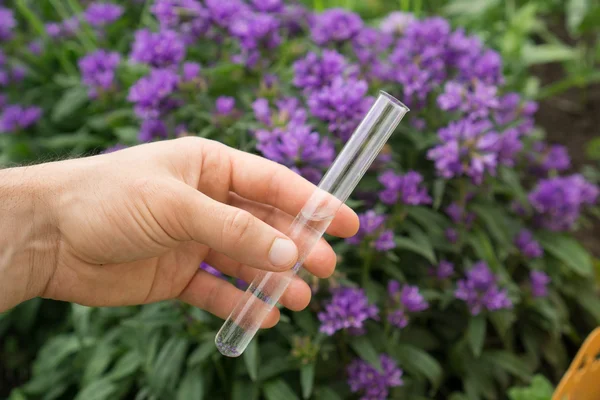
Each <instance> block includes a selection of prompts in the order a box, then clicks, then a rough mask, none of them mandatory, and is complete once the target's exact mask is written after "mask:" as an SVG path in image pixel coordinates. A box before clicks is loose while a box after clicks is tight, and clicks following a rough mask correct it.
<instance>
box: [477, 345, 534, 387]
mask: <svg viewBox="0 0 600 400" xmlns="http://www.w3.org/2000/svg"><path fill="white" fill-rule="evenodd" d="M481 358H482V361H485V362H487V363H489V364H491V365H494V366H495V367H497V368H500V369H502V370H504V371H506V372H508V373H510V374H512V375H514V376H516V377H518V378H519V379H523V380H529V378H530V377H531V371H530V370H529V367H528V366H527V364H526V363H525V362H524V361H523V360H522V359H520V358H519V357H517V355H516V354H513V353H511V352H508V351H504V350H491V351H486V352H484V353H483V355H482V356H481Z"/></svg>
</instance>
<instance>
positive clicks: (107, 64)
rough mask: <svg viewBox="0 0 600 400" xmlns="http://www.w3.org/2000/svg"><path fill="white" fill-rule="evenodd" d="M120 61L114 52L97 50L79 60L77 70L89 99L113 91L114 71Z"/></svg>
mask: <svg viewBox="0 0 600 400" xmlns="http://www.w3.org/2000/svg"><path fill="white" fill-rule="evenodd" d="M120 61H121V55H120V54H119V53H116V52H108V51H105V50H97V51H95V52H93V53H90V54H88V55H86V56H85V57H83V58H82V59H81V60H79V70H80V71H81V77H82V81H83V83H84V84H85V85H86V86H87V87H88V93H89V96H90V97H91V98H95V97H97V96H98V94H99V93H101V92H104V91H108V90H111V89H113V86H114V84H115V82H114V81H115V70H116V69H117V66H118V65H119V63H120Z"/></svg>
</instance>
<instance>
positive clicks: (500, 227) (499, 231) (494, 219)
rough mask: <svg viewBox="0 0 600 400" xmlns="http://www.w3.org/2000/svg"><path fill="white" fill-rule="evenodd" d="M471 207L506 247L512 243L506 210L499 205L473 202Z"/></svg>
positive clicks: (493, 235)
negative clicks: (498, 206)
mask: <svg viewBox="0 0 600 400" xmlns="http://www.w3.org/2000/svg"><path fill="white" fill-rule="evenodd" d="M471 209H472V210H473V212H475V214H477V216H478V217H479V218H480V219H481V220H482V221H483V222H484V224H485V227H486V228H487V230H488V231H489V232H490V234H491V235H492V237H493V238H494V239H496V241H497V242H498V243H499V244H500V245H502V246H505V247H506V246H509V245H510V242H511V239H512V238H511V233H510V228H509V226H508V224H507V222H508V215H507V214H506V213H505V212H503V211H502V210H500V209H499V208H497V207H494V206H491V205H486V206H484V205H481V204H473V205H472V206H471Z"/></svg>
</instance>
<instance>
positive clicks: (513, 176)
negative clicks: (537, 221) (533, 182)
mask: <svg viewBox="0 0 600 400" xmlns="http://www.w3.org/2000/svg"><path fill="white" fill-rule="evenodd" d="M500 177H501V178H502V180H503V181H504V182H505V183H506V184H507V185H508V186H509V187H510V188H511V189H512V190H513V193H514V194H515V196H516V197H517V200H518V202H519V204H520V205H521V206H523V207H525V208H526V209H527V208H529V201H528V200H527V194H526V193H525V189H523V185H521V181H520V180H519V177H518V175H517V173H516V172H515V170H514V169H511V168H501V169H500Z"/></svg>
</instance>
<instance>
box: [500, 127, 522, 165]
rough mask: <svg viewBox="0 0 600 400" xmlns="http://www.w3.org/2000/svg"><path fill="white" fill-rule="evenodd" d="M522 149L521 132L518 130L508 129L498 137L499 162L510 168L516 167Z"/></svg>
mask: <svg viewBox="0 0 600 400" xmlns="http://www.w3.org/2000/svg"><path fill="white" fill-rule="evenodd" d="M522 149H523V142H522V141H521V132H519V130H518V129H516V128H510V129H507V130H506V131H504V132H503V133H502V134H500V135H499V137H498V143H497V145H496V151H497V152H498V162H499V163H501V164H503V165H506V166H509V167H514V165H515V160H516V158H517V155H518V154H519V153H520V152H521V150H522Z"/></svg>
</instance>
